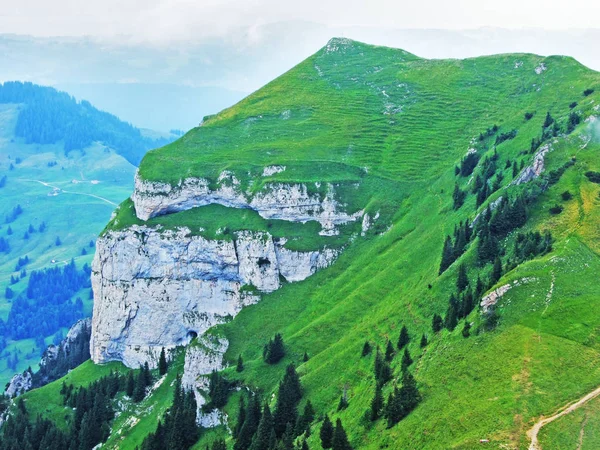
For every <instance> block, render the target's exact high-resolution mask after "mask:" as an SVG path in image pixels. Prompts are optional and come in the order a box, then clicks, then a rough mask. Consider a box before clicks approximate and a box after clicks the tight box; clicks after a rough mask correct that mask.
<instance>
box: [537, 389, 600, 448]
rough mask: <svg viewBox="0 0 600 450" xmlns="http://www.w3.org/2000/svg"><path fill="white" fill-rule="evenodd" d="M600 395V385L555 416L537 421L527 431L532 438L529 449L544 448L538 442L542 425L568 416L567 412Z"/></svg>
mask: <svg viewBox="0 0 600 450" xmlns="http://www.w3.org/2000/svg"><path fill="white" fill-rule="evenodd" d="M599 395H600V387H598V388H596V389H594V390H593V391H592V392H590V393H589V394H587V395H585V396H583V397H581V398H580V399H579V400H577V401H576V402H574V403H569V404H567V405H565V406H564V407H563V408H562V409H561V410H560V411H559V412H557V413H556V414H554V415H553V416H550V417H547V418H542V419H540V420H539V421H537V422H536V423H535V425H533V427H531V429H529V431H527V436H528V437H529V439H530V440H531V444H529V450H542V447H541V446H540V444H539V442H538V433H539V432H540V430H541V429H542V427H543V426H544V425H547V424H549V423H550V422H553V421H555V420H556V419H558V418H560V417H562V416H566V415H567V414H569V413H571V412H573V411H575V410H576V409H577V408H579V407H580V406H583V405H584V404H585V403H586V402H588V401H590V400H592V399H594V398H596V397H598V396H599Z"/></svg>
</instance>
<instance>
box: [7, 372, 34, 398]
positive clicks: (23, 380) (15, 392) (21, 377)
mask: <svg viewBox="0 0 600 450" xmlns="http://www.w3.org/2000/svg"><path fill="white" fill-rule="evenodd" d="M32 379H33V374H32V373H31V371H30V370H26V371H25V372H23V373H18V374H16V375H14V376H13V377H12V378H11V379H10V382H9V383H8V385H7V386H6V390H5V391H4V395H6V396H7V397H17V396H19V395H21V394H23V393H25V392H27V391H28V390H30V389H31V386H32Z"/></svg>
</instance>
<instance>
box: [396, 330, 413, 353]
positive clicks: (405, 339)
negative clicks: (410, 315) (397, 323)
mask: <svg viewBox="0 0 600 450" xmlns="http://www.w3.org/2000/svg"><path fill="white" fill-rule="evenodd" d="M409 342H410V336H409V334H408V328H406V325H402V329H401V330H400V336H399V337H398V350H402V349H403V348H404V347H405V346H406V344H408V343H409Z"/></svg>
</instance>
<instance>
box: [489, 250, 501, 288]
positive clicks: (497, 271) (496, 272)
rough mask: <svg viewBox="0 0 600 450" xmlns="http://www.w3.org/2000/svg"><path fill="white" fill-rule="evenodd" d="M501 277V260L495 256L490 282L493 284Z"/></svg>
mask: <svg viewBox="0 0 600 450" xmlns="http://www.w3.org/2000/svg"><path fill="white" fill-rule="evenodd" d="M501 277H502V261H501V260H500V258H499V257H497V256H496V259H495V260H494V267H493V268H492V274H491V276H490V284H492V285H494V284H496V283H497V282H498V280H500V278H501Z"/></svg>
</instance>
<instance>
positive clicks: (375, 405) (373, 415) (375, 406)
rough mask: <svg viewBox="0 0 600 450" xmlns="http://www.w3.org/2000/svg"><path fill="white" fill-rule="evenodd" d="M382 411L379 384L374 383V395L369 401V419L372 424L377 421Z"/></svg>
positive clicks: (381, 394)
mask: <svg viewBox="0 0 600 450" xmlns="http://www.w3.org/2000/svg"><path fill="white" fill-rule="evenodd" d="M382 409H383V393H382V392H381V386H380V385H379V383H375V395H373V399H372V400H371V408H370V415H369V418H370V419H371V421H372V422H374V421H376V420H377V419H379V417H380V414H381V410H382Z"/></svg>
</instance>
